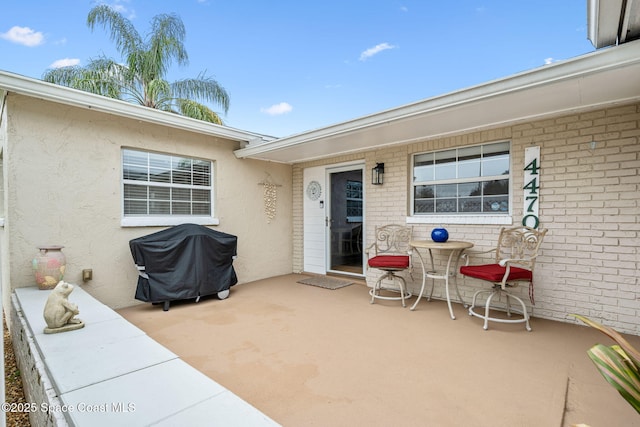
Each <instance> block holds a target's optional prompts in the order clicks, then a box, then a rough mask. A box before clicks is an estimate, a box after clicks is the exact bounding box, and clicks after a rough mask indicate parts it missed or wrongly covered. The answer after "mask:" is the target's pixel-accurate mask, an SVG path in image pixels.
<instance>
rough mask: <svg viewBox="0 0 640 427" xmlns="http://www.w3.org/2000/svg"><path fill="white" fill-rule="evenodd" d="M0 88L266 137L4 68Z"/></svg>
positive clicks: (246, 138) (243, 138) (226, 133)
mask: <svg viewBox="0 0 640 427" xmlns="http://www.w3.org/2000/svg"><path fill="white" fill-rule="evenodd" d="M0 89H3V90H5V91H8V92H14V93H18V94H21V95H25V96H30V97H33V98H38V99H43V100H47V101H52V102H57V103H61V104H66V105H72V106H75V107H79V108H87V109H90V110H95V111H100V112H103V113H108V114H113V115H117V116H122V117H126V118H130V119H135V120H141V121H144V122H148V123H154V124H159V125H163V126H169V127H173V128H177V129H182V130H187V131H190V132H196V133H200V134H204V135H210V136H215V137H220V138H224V139H229V140H232V141H240V142H243V143H248V142H250V141H252V140H256V139H258V140H262V139H263V138H264V137H263V136H262V135H259V134H256V133H251V132H245V131H241V130H238V129H234V128H229V127H226V126H220V125H215V124H213V123H208V122H204V121H202V120H196V119H192V118H189V117H184V116H180V115H178V114H173V113H169V112H166V111H160V110H154V109H152V108H147V107H143V106H139V105H134V104H130V103H128V102H125V101H120V100H117V99H111V98H107V97H105V96H101V95H95V94H92V93H89V92H84V91H81V90H76V89H72V88H69V87H65V86H60V85H55V84H52V83H48V82H44V81H42V80H36V79H32V78H29V77H24V76H21V75H18V74H13V73H8V72H6V71H0Z"/></svg>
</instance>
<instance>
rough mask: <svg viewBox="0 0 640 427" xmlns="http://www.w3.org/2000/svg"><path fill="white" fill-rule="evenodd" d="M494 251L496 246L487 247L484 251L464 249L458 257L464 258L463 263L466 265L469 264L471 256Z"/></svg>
mask: <svg viewBox="0 0 640 427" xmlns="http://www.w3.org/2000/svg"><path fill="white" fill-rule="evenodd" d="M495 251H496V248H493V249H487V250H486V251H475V250H470V251H464V252H463V253H462V255H460V258H462V259H464V265H465V266H466V265H469V260H470V259H471V257H472V256H478V255H482V254H488V253H491V252H495Z"/></svg>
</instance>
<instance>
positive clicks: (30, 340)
mask: <svg viewBox="0 0 640 427" xmlns="http://www.w3.org/2000/svg"><path fill="white" fill-rule="evenodd" d="M49 293H50V291H43V290H40V289H38V288H37V287H28V288H18V289H16V290H15V291H14V293H13V294H12V307H11V318H12V327H11V335H12V340H13V346H14V349H15V352H16V359H17V363H18V366H19V368H20V372H21V374H22V379H23V384H24V388H25V395H26V399H27V401H28V402H29V403H28V408H26V409H27V410H28V411H29V412H30V418H31V423H32V424H33V425H48V426H67V425H71V426H81V427H82V426H91V427H94V426H113V425H127V426H148V425H154V426H156V425H157V426H165V425H166V426H170V425H224V426H246V425H251V426H275V425H278V424H277V423H275V422H274V421H273V420H271V419H270V418H269V417H267V416H266V415H265V414H263V413H261V412H260V411H259V410H258V409H256V408H254V407H253V406H251V405H250V404H248V403H247V402H245V401H244V400H242V399H241V398H239V397H238V396H236V395H235V394H233V393H232V392H230V391H229V390H227V389H226V388H224V387H223V386H221V385H220V384H218V383H217V382H215V381H213V380H212V379H210V378H209V377H207V376H205V375H204V374H202V373H201V372H199V371H198V370H196V369H195V368H193V367H191V366H190V365H188V364H187V363H186V362H184V361H183V360H181V359H180V358H179V357H178V356H177V355H176V354H174V353H172V352H171V351H169V350H168V349H167V348H165V347H163V346H162V345H160V344H159V343H158V342H156V341H154V340H153V339H151V338H150V337H149V336H147V335H146V334H145V333H144V332H143V331H142V330H141V329H139V328H137V327H136V326H134V325H132V324H131V323H129V322H128V321H127V320H125V319H124V318H123V317H122V316H120V315H119V314H118V313H116V312H115V311H114V310H112V309H111V308H109V307H107V306H106V305H104V304H102V303H101V302H99V301H98V300H96V299H95V298H93V297H92V296H91V295H89V294H88V293H87V292H86V291H84V290H83V289H81V288H79V287H77V286H76V287H75V289H74V291H73V293H72V294H71V295H70V297H69V300H70V301H71V302H74V303H76V304H77V305H78V308H79V309H80V315H79V316H78V318H80V319H81V320H82V321H83V322H84V323H85V327H84V328H82V329H78V330H75V331H69V332H62V333H56V334H45V333H44V328H45V326H46V324H45V321H44V318H43V314H42V313H43V310H44V305H45V303H46V300H47V297H48V296H49Z"/></svg>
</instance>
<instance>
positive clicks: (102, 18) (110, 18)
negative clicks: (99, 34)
mask: <svg viewBox="0 0 640 427" xmlns="http://www.w3.org/2000/svg"><path fill="white" fill-rule="evenodd" d="M96 24H102V27H103V28H104V29H105V30H108V31H109V36H110V38H111V41H112V42H114V43H115V44H116V48H117V49H118V52H120V54H121V55H122V56H125V57H127V56H129V54H130V53H132V52H135V51H137V50H139V49H140V48H141V46H142V45H143V42H142V37H140V34H138V31H136V29H135V27H134V26H133V24H132V23H131V21H129V20H128V19H126V18H125V17H124V16H122V15H121V14H120V13H118V12H117V11H115V10H114V9H112V8H111V7H110V6H107V5H104V4H103V5H98V6H96V7H94V8H93V9H91V10H90V11H89V15H88V16H87V26H88V27H89V28H90V29H91V30H93V29H94V27H95V25H96Z"/></svg>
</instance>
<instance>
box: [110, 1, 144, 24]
mask: <svg viewBox="0 0 640 427" xmlns="http://www.w3.org/2000/svg"><path fill="white" fill-rule="evenodd" d="M128 3H130V1H129V0H115V1H114V2H113V3H111V4H109V5H108V6H109V7H110V8H112V9H113V10H115V11H116V12H118V13H119V14H121V15H122V16H124V17H125V18H127V19H128V20H130V21H132V20H134V19H135V18H136V17H137V15H136V11H135V10H133V9H130V8H129V7H128V6H127V4H128Z"/></svg>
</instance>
